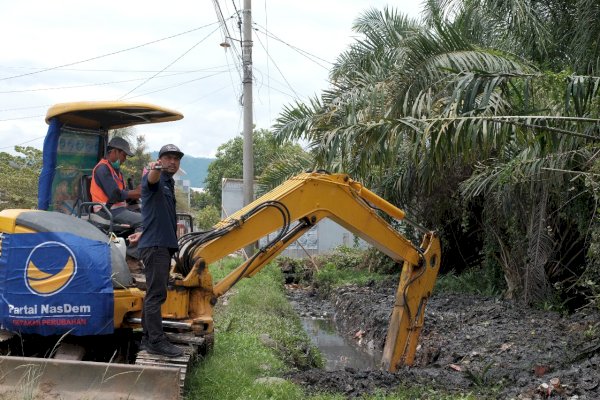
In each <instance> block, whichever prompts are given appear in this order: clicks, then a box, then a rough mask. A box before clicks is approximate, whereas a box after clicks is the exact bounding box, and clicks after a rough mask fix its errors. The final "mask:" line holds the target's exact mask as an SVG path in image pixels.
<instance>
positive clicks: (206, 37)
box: [118, 27, 219, 100]
mask: <svg viewBox="0 0 600 400" xmlns="http://www.w3.org/2000/svg"><path fill="white" fill-rule="evenodd" d="M218 29H219V27H217V29H215V30H213V31H212V32H210V33H209V34H208V35H206V36H204V37H203V38H202V39H201V40H200V41H199V42H197V43H196V44H194V45H193V46H192V47H190V48H189V49H188V50H186V51H185V52H184V53H183V54H182V55H180V56H179V57H177V58H176V59H175V60H173V61H172V62H170V63H169V64H167V65H166V66H165V67H164V68H163V69H162V70H160V71H159V72H157V73H155V74H154V75H152V76H150V77H148V79H146V80H145V81H144V82H142V83H140V84H139V85H137V86H136V87H134V88H133V89H131V90H130V91H129V92H127V93H125V94H124V95H122V96H121V97H119V99H118V100H121V99H123V98H125V96H127V95H128V94H130V93H132V92H134V91H135V90H136V89H138V88H140V87H142V86H143V85H145V84H146V83H148V82H149V81H150V80H152V79H153V78H154V77H156V76H157V75H158V74H160V73H162V72H163V71H165V70H166V69H167V68H169V67H170V66H171V65H173V64H175V63H176V62H177V61H179V60H181V59H182V58H183V57H185V56H186V55H187V54H188V53H189V52H190V51H192V50H193V49H195V48H196V46H198V45H199V44H200V43H202V42H204V41H205V40H206V39H208V38H209V37H210V36H211V35H212V34H213V33H215V32H216V31H217V30H218ZM136 97H137V96H136Z"/></svg>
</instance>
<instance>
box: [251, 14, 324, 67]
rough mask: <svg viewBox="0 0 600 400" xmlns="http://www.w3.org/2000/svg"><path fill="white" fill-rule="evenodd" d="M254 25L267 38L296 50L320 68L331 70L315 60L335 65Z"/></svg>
mask: <svg viewBox="0 0 600 400" xmlns="http://www.w3.org/2000/svg"><path fill="white" fill-rule="evenodd" d="M254 25H256V26H258V27H259V28H262V29H263V32H262V33H263V34H264V35H265V36H267V37H270V38H271V39H275V40H277V41H278V42H281V43H283V44H285V45H286V46H288V47H290V48H291V49H293V50H295V51H296V52H297V53H299V54H300V55H302V56H304V57H306V58H308V59H309V60H310V61H312V62H313V63H315V64H317V65H318V66H319V67H321V68H324V69H327V70H329V67H326V66H324V65H322V64H320V63H318V62H317V61H315V60H314V59H317V60H320V61H323V62H325V63H327V64H330V65H333V63H332V62H331V61H327V60H325V59H323V58H321V57H319V56H316V55H314V54H312V53H310V52H308V51H306V50H302V49H301V48H299V47H297V46H294V45H292V44H290V43H287V42H286V41H284V40H283V39H280V38H278V37H277V36H275V35H273V34H272V33H271V32H269V31H268V30H267V28H265V27H262V26H261V25H259V24H257V23H254ZM257 31H259V32H260V29H257Z"/></svg>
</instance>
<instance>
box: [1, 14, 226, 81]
mask: <svg viewBox="0 0 600 400" xmlns="http://www.w3.org/2000/svg"><path fill="white" fill-rule="evenodd" d="M217 23H218V22H212V23H210V24H207V25H203V26H199V27H197V28H194V29H190V30H187V31H185V32H181V33H177V34H175V35H171V36H167V37H164V38H161V39H157V40H153V41H150V42H146V43H142V44H140V45H137V46H133V47H128V48H126V49H122V50H117V51H113V52H111V53H106V54H102V55H100V56H95V57H91V58H86V59H85V60H80V61H75V62H71V63H67V64H61V65H57V66H54V67H50V68H44V69H42V70H39V71H33V72H28V73H25V74H19V75H13V76H7V77H4V78H0V81H5V80H8V79H15V78H21V77H23V76H30V75H35V74H40V73H42V72H47V71H53V70H56V69H60V68H64V67H70V66H71V65H77V64H82V63H85V62H88V61H93V60H98V59H100V58H104V57H108V56H113V55H115V54H120V53H124V52H126V51H130V50H135V49H139V48H141V47H144V46H148V45H151V44H154V43H159V42H162V41H165V40H169V39H173V38H175V37H178V36H183V35H186V34H188V33H191V32H195V31H198V30H200V29H204V28H207V27H209V26H212V25H215V24H217Z"/></svg>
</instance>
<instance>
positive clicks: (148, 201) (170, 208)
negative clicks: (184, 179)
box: [138, 173, 178, 250]
mask: <svg viewBox="0 0 600 400" xmlns="http://www.w3.org/2000/svg"><path fill="white" fill-rule="evenodd" d="M142 218H143V220H144V232H143V234H142V237H141V238H140V242H139V244H138V247H139V248H146V247H154V246H157V247H167V248H169V249H174V250H177V249H178V245H177V213H176V208H175V181H174V180H173V177H172V176H170V175H169V174H166V173H161V174H160V180H159V181H158V182H156V183H155V184H150V183H148V174H146V175H144V177H143V178H142Z"/></svg>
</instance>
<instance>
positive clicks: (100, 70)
mask: <svg viewBox="0 0 600 400" xmlns="http://www.w3.org/2000/svg"><path fill="white" fill-rule="evenodd" d="M226 66H227V65H216V66H214V67H208V68H203V69H194V70H189V69H186V70H171V72H173V73H182V74H183V73H186V72H203V71H212V70H213V69H217V68H223V67H226ZM0 68H9V69H35V70H41V69H44V68H40V67H19V66H2V65H0ZM60 71H75V72H123V73H138V72H143V73H146V72H157V70H144V69H141V70H136V69H90V68H61V69H60Z"/></svg>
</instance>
